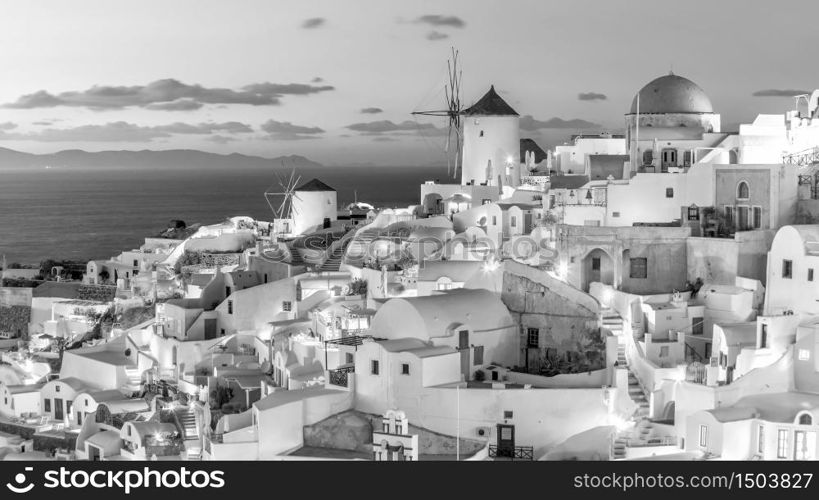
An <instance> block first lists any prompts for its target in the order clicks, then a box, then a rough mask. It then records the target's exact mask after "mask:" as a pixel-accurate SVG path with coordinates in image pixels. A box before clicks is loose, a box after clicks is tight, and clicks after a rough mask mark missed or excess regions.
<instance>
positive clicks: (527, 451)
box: [489, 444, 535, 462]
mask: <svg viewBox="0 0 819 500" xmlns="http://www.w3.org/2000/svg"><path fill="white" fill-rule="evenodd" d="M534 455H535V449H534V447H532V446H515V447H514V449H499V448H498V447H497V445H494V444H490V445H489V458H507V459H509V460H511V461H513V462H514V461H515V460H529V461H532V460H534Z"/></svg>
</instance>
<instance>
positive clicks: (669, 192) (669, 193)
mask: <svg viewBox="0 0 819 500" xmlns="http://www.w3.org/2000/svg"><path fill="white" fill-rule="evenodd" d="M665 197H666V198H673V197H674V188H665Z"/></svg>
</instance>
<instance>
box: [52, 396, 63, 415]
mask: <svg viewBox="0 0 819 500" xmlns="http://www.w3.org/2000/svg"><path fill="white" fill-rule="evenodd" d="M63 417H64V414H63V400H62V399H60V398H54V419H55V420H62V419H63Z"/></svg>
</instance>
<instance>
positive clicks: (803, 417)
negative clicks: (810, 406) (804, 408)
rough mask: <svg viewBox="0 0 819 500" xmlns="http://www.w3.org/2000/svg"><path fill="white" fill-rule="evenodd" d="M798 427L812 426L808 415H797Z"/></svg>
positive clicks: (811, 418)
mask: <svg viewBox="0 0 819 500" xmlns="http://www.w3.org/2000/svg"><path fill="white" fill-rule="evenodd" d="M799 425H813V417H812V416H811V415H810V414H809V413H803V414H802V415H799Z"/></svg>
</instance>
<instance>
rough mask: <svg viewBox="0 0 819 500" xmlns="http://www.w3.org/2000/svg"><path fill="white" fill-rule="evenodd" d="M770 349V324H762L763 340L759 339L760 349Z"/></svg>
mask: <svg viewBox="0 0 819 500" xmlns="http://www.w3.org/2000/svg"><path fill="white" fill-rule="evenodd" d="M766 347H768V324H767V323H762V338H761V339H759V348H760V349H764V348H766Z"/></svg>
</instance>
